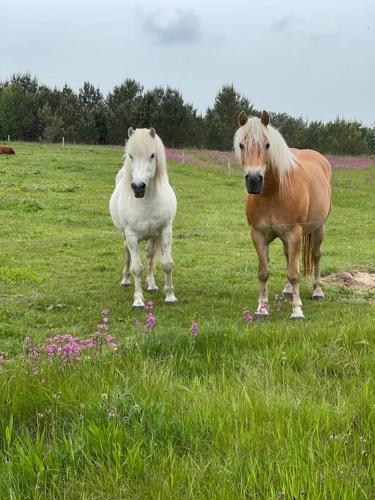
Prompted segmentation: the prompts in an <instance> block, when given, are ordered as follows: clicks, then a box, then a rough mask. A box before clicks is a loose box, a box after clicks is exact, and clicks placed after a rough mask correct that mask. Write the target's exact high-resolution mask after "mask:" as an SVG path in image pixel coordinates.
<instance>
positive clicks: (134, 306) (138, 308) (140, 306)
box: [133, 304, 145, 311]
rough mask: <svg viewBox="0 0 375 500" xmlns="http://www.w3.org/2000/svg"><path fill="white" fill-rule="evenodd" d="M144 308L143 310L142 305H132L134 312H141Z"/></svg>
mask: <svg viewBox="0 0 375 500" xmlns="http://www.w3.org/2000/svg"><path fill="white" fill-rule="evenodd" d="M144 308H145V306H144V305H140V304H133V309H134V311H142V310H143V309H144Z"/></svg>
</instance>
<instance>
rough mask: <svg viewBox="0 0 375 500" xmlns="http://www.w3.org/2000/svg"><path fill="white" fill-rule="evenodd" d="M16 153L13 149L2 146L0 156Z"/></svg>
mask: <svg viewBox="0 0 375 500" xmlns="http://www.w3.org/2000/svg"><path fill="white" fill-rule="evenodd" d="M15 154H16V152H15V151H14V149H13V148H10V147H8V146H0V155H15Z"/></svg>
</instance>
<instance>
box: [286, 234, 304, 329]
mask: <svg viewBox="0 0 375 500" xmlns="http://www.w3.org/2000/svg"><path fill="white" fill-rule="evenodd" d="M301 249H302V228H301V227H296V228H294V229H293V230H291V231H290V232H289V234H288V256H289V261H288V281H289V283H290V284H291V285H292V289H293V300H292V314H291V316H290V319H303V318H304V315H303V311H302V301H301V299H300V296H299V261H300V255H301Z"/></svg>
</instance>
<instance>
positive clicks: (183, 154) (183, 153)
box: [182, 151, 185, 165]
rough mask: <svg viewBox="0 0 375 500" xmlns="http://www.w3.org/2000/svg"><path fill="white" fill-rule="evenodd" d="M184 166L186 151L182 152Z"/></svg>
mask: <svg viewBox="0 0 375 500" xmlns="http://www.w3.org/2000/svg"><path fill="white" fill-rule="evenodd" d="M182 164H183V165H184V164H185V151H182Z"/></svg>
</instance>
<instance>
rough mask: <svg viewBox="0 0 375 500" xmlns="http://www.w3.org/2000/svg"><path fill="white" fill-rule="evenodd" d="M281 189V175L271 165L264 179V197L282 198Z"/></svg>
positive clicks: (268, 166)
mask: <svg viewBox="0 0 375 500" xmlns="http://www.w3.org/2000/svg"><path fill="white" fill-rule="evenodd" d="M281 187H282V185H281V182H280V174H279V173H278V172H275V170H274V169H273V168H272V167H271V165H267V168H266V175H265V178H264V190H263V195H265V196H267V197H274V196H280V195H281Z"/></svg>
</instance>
